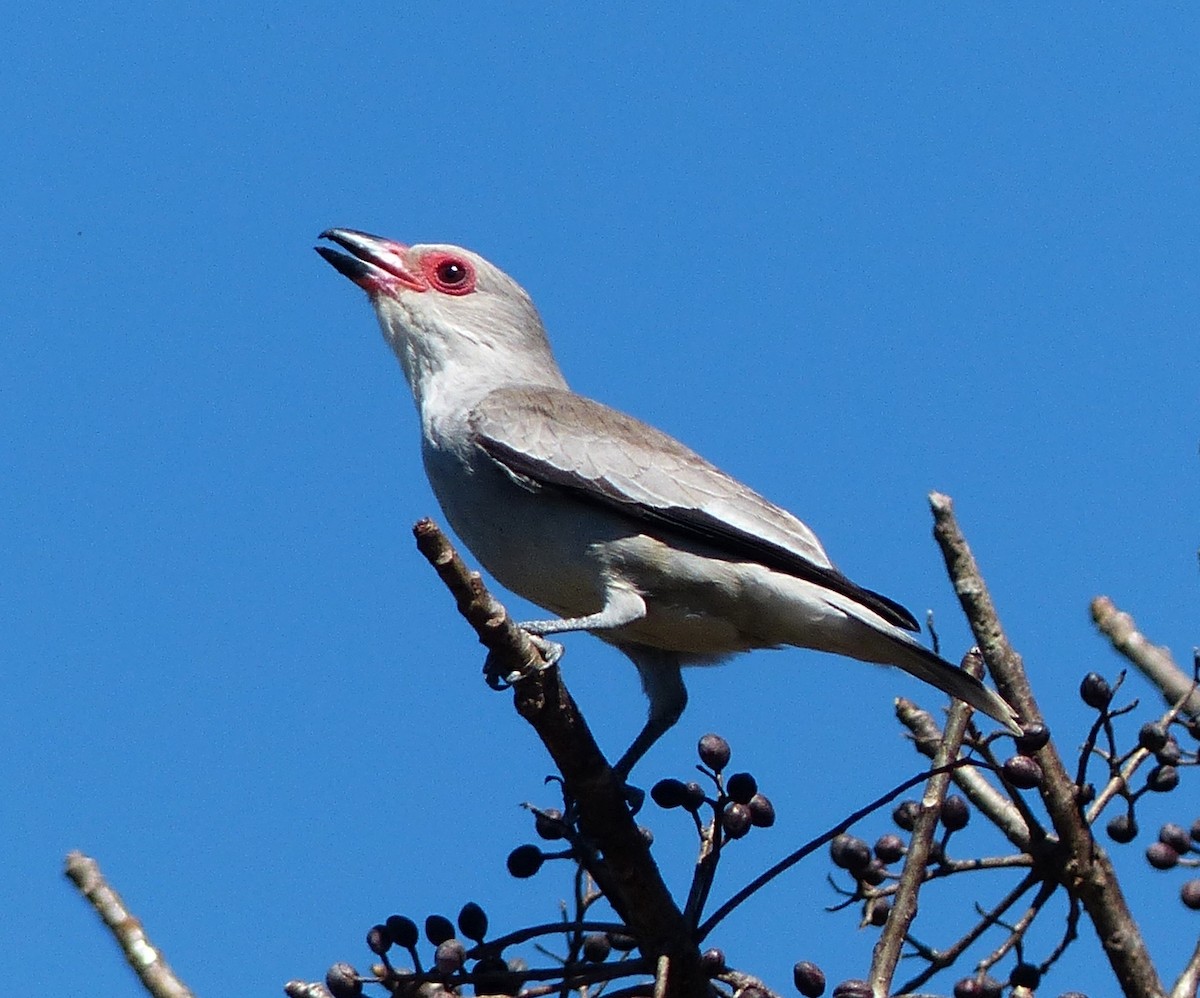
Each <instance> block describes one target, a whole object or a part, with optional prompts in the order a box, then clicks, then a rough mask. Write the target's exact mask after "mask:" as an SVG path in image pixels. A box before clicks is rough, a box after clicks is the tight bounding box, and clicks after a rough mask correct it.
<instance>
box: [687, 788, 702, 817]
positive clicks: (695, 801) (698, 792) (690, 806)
mask: <svg viewBox="0 0 1200 998" xmlns="http://www.w3.org/2000/svg"><path fill="white" fill-rule="evenodd" d="M683 791H684V796H683V809H684V810H685V811H690V812H691V813H692V814H695V813H696V812H697V811H699V810H700V808H701V807H703V806H704V800H705V796H704V788H703V787H702V786H700V784H699V783H695V782H692V783H685V784H684V785H683Z"/></svg>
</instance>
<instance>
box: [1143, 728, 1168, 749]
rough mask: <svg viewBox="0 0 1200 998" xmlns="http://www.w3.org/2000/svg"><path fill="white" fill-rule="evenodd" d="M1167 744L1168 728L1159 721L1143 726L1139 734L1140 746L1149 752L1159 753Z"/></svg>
mask: <svg viewBox="0 0 1200 998" xmlns="http://www.w3.org/2000/svg"><path fill="white" fill-rule="evenodd" d="M1166 744H1167V726H1166V725H1165V724H1160V723H1159V722H1158V721H1150V722H1149V723H1147V724H1143V725H1142V730H1141V731H1139V732H1138V745H1139V746H1141V747H1142V748H1144V749H1145V750H1146V751H1147V752H1158V751H1159V750H1160V749H1162V748H1163V747H1164V746H1165V745H1166Z"/></svg>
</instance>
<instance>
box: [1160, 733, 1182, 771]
mask: <svg viewBox="0 0 1200 998" xmlns="http://www.w3.org/2000/svg"><path fill="white" fill-rule="evenodd" d="M1154 761H1155V762H1157V763H1159V764H1160V765H1163V766H1178V765H1179V763H1180V762H1182V761H1183V752H1182V750H1181V749H1180V748H1179V742H1177V741H1176V740H1175V736H1174V735H1167V744H1166V745H1164V746H1163V747H1162V748H1160V749H1159V750H1158V751H1157V752H1155V753H1154Z"/></svg>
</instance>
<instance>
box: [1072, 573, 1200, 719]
mask: <svg viewBox="0 0 1200 998" xmlns="http://www.w3.org/2000/svg"><path fill="white" fill-rule="evenodd" d="M1091 609H1092V620H1094V621H1095V622H1096V627H1097V629H1098V630H1099V631H1100V633H1101V634H1103V635H1104V636H1105V637H1106V638H1108V640H1109V641H1111V642H1112V646H1113V647H1114V648H1115V649H1116V650H1117V651H1119V652H1120V653H1121V654H1122V655H1124V656H1125V657H1126V658H1127V659H1129V661H1130V662H1132V663H1133V664H1134V665H1135V666H1137V668H1138V670H1139V671H1140V672H1141V673H1142V675H1144V676H1145V677H1146V678H1147V679H1149V680H1150V682H1152V683H1153V684H1154V685H1155V686H1157V687H1158V689H1159V691H1160V692H1161V693H1162V695H1163V699H1164V700H1166V702H1167V704H1168V705H1169V706H1173V705H1175V704H1178V703H1180V702H1181V701H1182V706H1181V709H1182V711H1183V712H1184V713H1185V714H1190V715H1191V716H1192V717H1196V716H1200V690H1197V689H1196V688H1195V684H1194V683H1193V682H1192V677H1191V676H1189V675H1188V674H1187V673H1186V672H1184V671H1183V670H1182V669H1181V668H1179V666H1178V665H1176V664H1175V659H1173V658H1172V657H1171V650H1170V649H1169V648H1164V647H1163V646H1162V645H1155V644H1151V643H1150V641H1148V640H1147V639H1146V636H1145V635H1144V634H1142V632H1141V631H1139V630H1138V628H1137V623H1136V622H1135V621H1134V619H1133V617H1131V616H1130V615H1129V614H1128V613H1125V612H1123V611H1121V610H1118V609H1117V608H1116V606H1114V605H1113V601H1112V600H1110V599H1109V598H1108V597H1107V596H1097V597H1096V598H1095V599H1094V600H1092V607H1091Z"/></svg>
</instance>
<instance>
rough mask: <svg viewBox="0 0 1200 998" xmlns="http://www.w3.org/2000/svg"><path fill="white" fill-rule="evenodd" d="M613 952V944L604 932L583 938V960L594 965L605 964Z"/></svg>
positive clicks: (590, 934)
mask: <svg viewBox="0 0 1200 998" xmlns="http://www.w3.org/2000/svg"><path fill="white" fill-rule="evenodd" d="M611 952H612V943H610V942H609V941H608V936H606V935H605V934H604V933H603V932H592V933H589V934H588V935H586V936H584V937H583V958H584V959H585V960H589V961H591V962H592V963H603V962H604V961H605V960H607V959H608V954H609V953H611Z"/></svg>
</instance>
